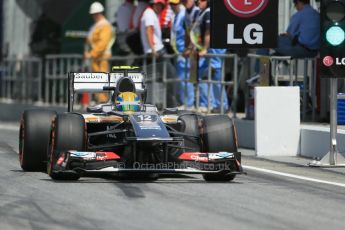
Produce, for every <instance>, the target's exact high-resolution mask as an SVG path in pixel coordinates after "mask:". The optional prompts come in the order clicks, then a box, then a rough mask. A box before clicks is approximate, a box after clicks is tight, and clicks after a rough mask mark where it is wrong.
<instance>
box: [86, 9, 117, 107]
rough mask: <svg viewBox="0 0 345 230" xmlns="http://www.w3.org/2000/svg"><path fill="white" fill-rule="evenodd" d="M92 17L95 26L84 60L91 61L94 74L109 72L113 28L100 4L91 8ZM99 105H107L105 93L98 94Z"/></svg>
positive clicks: (113, 38)
mask: <svg viewBox="0 0 345 230" xmlns="http://www.w3.org/2000/svg"><path fill="white" fill-rule="evenodd" d="M89 13H90V15H91V16H92V19H93V21H94V24H93V25H92V27H91V28H90V30H89V34H88V37H87V39H86V46H85V47H86V48H85V51H84V58H86V59H91V70H92V72H109V63H108V60H107V59H108V58H110V57H111V46H112V45H113V43H114V41H115V35H114V30H113V26H112V25H111V23H110V22H109V21H108V20H107V19H106V18H105V16H104V15H103V13H104V7H103V5H102V4H101V3H99V2H94V3H92V4H91V6H90V10H89ZM95 96H96V100H97V102H98V103H106V102H107V101H108V96H107V94H105V93H102V94H96V95H95Z"/></svg>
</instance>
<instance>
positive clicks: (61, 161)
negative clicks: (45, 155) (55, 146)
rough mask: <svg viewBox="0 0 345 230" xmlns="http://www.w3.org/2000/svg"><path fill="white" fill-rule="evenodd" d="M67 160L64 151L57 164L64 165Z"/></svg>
mask: <svg viewBox="0 0 345 230" xmlns="http://www.w3.org/2000/svg"><path fill="white" fill-rule="evenodd" d="M64 161H65V154H64V153H62V154H61V156H60V157H59V159H58V160H57V162H56V164H57V165H62V163H63V162H64Z"/></svg>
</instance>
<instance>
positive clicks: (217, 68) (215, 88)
mask: <svg viewBox="0 0 345 230" xmlns="http://www.w3.org/2000/svg"><path fill="white" fill-rule="evenodd" d="M197 3H198V6H199V8H200V11H199V13H198V16H197V18H196V20H195V22H194V24H193V27H192V29H191V32H190V39H191V43H192V44H193V46H194V49H195V50H196V52H197V55H198V56H199V64H198V78H199V80H208V72H209V71H208V69H209V68H211V74H212V76H211V80H213V81H220V80H221V76H222V59H221V58H219V57H211V58H210V59H207V58H205V55H206V54H208V53H209V54H225V52H226V50H225V49H212V48H210V40H211V39H210V37H211V35H210V24H211V23H210V22H211V12H210V0H198V1H197ZM199 90H200V108H199V109H200V112H207V111H208V108H209V107H210V108H211V111H212V113H219V112H220V108H221V97H223V109H224V111H227V110H228V107H229V105H228V98H227V95H226V93H225V90H224V91H223V95H222V86H221V84H218V83H217V84H212V88H211V89H210V90H209V88H208V84H207V83H201V84H199ZM209 91H210V95H209ZM208 96H209V97H210V103H211V104H210V105H209V103H208Z"/></svg>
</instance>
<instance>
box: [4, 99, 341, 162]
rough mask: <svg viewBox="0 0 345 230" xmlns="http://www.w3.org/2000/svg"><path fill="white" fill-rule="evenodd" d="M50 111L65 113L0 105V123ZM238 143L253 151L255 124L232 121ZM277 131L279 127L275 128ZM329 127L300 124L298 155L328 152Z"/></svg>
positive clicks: (28, 105)
mask: <svg viewBox="0 0 345 230" xmlns="http://www.w3.org/2000/svg"><path fill="white" fill-rule="evenodd" d="M42 108H46V109H52V110H56V111H58V112H61V113H62V112H65V111H67V109H66V108H65V107H59V106H44V105H32V104H18V103H16V104H12V103H0V122H19V120H20V118H21V114H22V112H23V111H24V110H26V109H42ZM234 122H235V125H236V128H237V135H238V143H239V146H240V147H241V148H248V149H255V122H254V121H253V120H245V119H234ZM277 129H279V127H277ZM329 138H330V134H329V126H327V125H322V124H302V125H301V126H300V145H299V150H298V155H300V156H303V157H308V158H313V159H316V158H318V159H321V158H322V157H323V156H324V155H325V154H326V153H327V152H328V151H329V142H330V141H329ZM337 143H338V151H339V152H345V128H344V127H339V129H338V135H337Z"/></svg>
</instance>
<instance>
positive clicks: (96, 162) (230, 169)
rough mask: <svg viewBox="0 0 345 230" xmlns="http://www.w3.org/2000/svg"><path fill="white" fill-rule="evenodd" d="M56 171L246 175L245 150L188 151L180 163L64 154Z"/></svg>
mask: <svg viewBox="0 0 345 230" xmlns="http://www.w3.org/2000/svg"><path fill="white" fill-rule="evenodd" d="M53 171H54V172H56V173H63V172H74V173H78V174H79V175H81V176H82V175H83V174H88V175H90V174H119V173H126V174H127V173H129V174H130V173H142V174H145V173H146V174H150V173H155V174H216V173H224V174H242V173H243V169H242V166H241V153H240V152H235V153H229V152H219V153H200V152H185V153H182V154H181V155H180V156H179V160H178V161H176V162H162V163H142V162H134V163H133V164H131V165H130V166H129V165H128V164H125V163H124V161H123V160H122V159H121V157H120V156H119V155H117V154H116V153H114V152H79V151H68V152H64V153H60V155H59V157H58V159H57V160H56V163H55V164H54V166H53Z"/></svg>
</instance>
